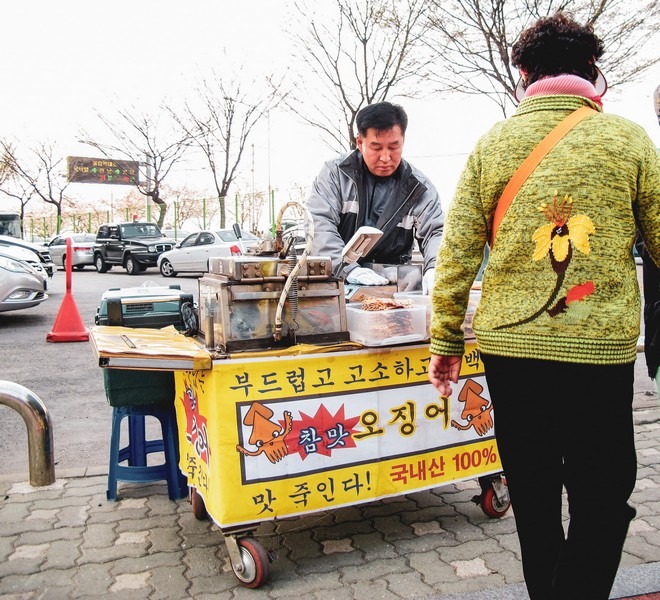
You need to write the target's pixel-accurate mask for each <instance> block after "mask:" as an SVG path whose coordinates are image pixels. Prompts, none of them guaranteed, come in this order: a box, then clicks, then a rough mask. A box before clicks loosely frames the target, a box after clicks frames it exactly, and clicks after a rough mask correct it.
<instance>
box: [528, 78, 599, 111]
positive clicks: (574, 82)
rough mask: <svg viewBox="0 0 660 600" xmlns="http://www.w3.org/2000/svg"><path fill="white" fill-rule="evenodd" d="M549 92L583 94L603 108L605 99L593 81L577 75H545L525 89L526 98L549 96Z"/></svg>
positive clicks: (571, 94)
mask: <svg viewBox="0 0 660 600" xmlns="http://www.w3.org/2000/svg"><path fill="white" fill-rule="evenodd" d="M549 94H568V95H570V96H583V97H584V98H589V100H593V101H594V102H595V103H596V104H598V106H600V107H601V108H603V101H602V99H601V97H600V96H599V95H598V92H597V91H596V88H595V87H594V85H593V84H592V83H590V82H589V81H587V80H586V79H582V77H578V76H577V75H555V76H553V77H544V78H543V79H539V80H538V81H535V82H534V83H531V84H530V85H529V86H528V87H527V89H526V90H525V98H529V97H530V96H547V95H549Z"/></svg>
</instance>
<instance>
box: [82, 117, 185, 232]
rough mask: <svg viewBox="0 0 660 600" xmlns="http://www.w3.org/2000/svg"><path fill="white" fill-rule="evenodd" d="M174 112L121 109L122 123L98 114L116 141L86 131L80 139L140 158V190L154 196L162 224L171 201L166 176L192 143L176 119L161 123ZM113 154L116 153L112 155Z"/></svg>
mask: <svg viewBox="0 0 660 600" xmlns="http://www.w3.org/2000/svg"><path fill="white" fill-rule="evenodd" d="M163 114H166V115H170V114H171V113H170V112H169V111H166V110H162V111H160V112H159V113H158V115H157V116H156V117H153V116H151V115H148V114H139V113H138V112H137V111H135V110H134V109H133V110H120V111H119V117H120V120H119V122H120V124H119V125H118V124H117V121H116V120H115V119H109V118H106V117H104V116H103V115H100V114H99V115H98V117H99V119H101V121H102V122H103V123H104V124H105V126H106V127H107V128H108V130H109V131H110V133H111V134H112V136H113V137H114V139H115V142H114V143H108V144H105V143H101V142H98V141H96V140H95V139H93V137H92V136H90V135H89V134H88V133H86V132H82V133H81V134H80V136H79V138H78V141H79V142H81V143H83V144H87V145H88V146H92V147H93V148H96V149H97V150H99V151H100V152H101V153H102V154H103V156H105V157H110V158H114V159H119V158H123V159H128V160H133V161H136V162H139V163H140V164H141V165H142V166H143V167H144V169H145V173H146V177H145V178H144V180H142V177H140V181H138V183H137V186H136V187H137V189H138V191H139V192H140V193H141V194H142V195H143V196H146V197H147V198H150V199H151V200H152V201H153V203H154V204H156V205H157V206H158V208H159V215H158V226H159V227H162V226H163V223H164V222H165V215H166V213H167V203H166V202H165V200H164V199H163V198H162V196H161V192H162V189H161V188H162V185H163V182H164V181H165V179H166V177H167V176H168V174H169V173H170V171H171V170H172V167H173V166H174V165H175V164H177V163H178V162H179V161H180V160H181V159H182V158H183V156H184V154H185V153H186V151H187V150H188V148H189V146H190V136H189V135H188V133H187V132H185V131H182V130H181V129H180V127H178V124H177V122H176V121H172V122H170V123H167V124H165V125H164V126H163V125H162V124H161V123H160V116H162V115H163ZM111 155H112V156H111Z"/></svg>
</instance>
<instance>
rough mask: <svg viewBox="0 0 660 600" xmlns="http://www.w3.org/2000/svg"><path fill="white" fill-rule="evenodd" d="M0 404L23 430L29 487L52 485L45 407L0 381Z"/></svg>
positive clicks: (50, 434) (50, 438)
mask: <svg viewBox="0 0 660 600" xmlns="http://www.w3.org/2000/svg"><path fill="white" fill-rule="evenodd" d="M0 404H4V405H6V406H9V407H10V408H13V409H14V410H15V411H16V412H17V413H18V414H19V415H21V417H22V418H23V421H25V425H26V426H27V433H28V456H29V462H30V485H33V486H44V485H50V484H52V483H55V461H54V457H53V429H52V426H51V421H50V414H49V413H48V409H47V408H46V405H45V404H44V403H43V402H42V401H41V399H40V398H39V397H38V396H37V395H36V394H34V393H32V392H31V391H30V390H29V389H27V388H26V387H24V386H22V385H20V384H18V383H13V382H11V381H3V380H0Z"/></svg>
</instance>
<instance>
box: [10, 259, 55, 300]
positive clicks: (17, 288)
mask: <svg viewBox="0 0 660 600" xmlns="http://www.w3.org/2000/svg"><path fill="white" fill-rule="evenodd" d="M47 298H48V294H47V293H46V291H45V288H44V283H43V279H42V278H41V277H40V276H39V275H38V274H37V273H36V272H35V271H34V270H33V269H32V268H31V267H29V266H28V265H26V264H24V263H22V262H19V261H17V260H15V259H14V258H12V257H11V256H8V255H5V254H0V312H6V311H9V310H20V309H23V308H32V307H33V306H37V305H39V304H41V303H42V302H43V301H44V300H46V299H47Z"/></svg>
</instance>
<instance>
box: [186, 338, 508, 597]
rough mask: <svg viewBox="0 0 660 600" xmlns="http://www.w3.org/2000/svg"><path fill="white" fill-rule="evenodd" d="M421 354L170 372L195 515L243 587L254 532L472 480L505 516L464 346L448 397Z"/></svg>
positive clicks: (484, 409) (262, 359) (243, 360)
mask: <svg viewBox="0 0 660 600" xmlns="http://www.w3.org/2000/svg"><path fill="white" fill-rule="evenodd" d="M429 358H430V357H429V351H428V345H427V344H416V345H408V346H394V347H380V348H358V349H356V348H355V346H354V345H353V346H351V345H342V344H337V345H334V346H328V347H318V346H315V347H307V346H295V347H292V348H290V349H287V350H277V351H271V352H268V351H264V352H253V353H240V354H235V355H229V356H228V357H227V358H224V359H220V360H214V361H213V366H212V368H211V369H210V370H191V371H176V372H175V380H176V398H175V406H176V412H177V422H178V429H179V446H180V456H181V458H180V463H179V466H180V468H181V470H182V471H183V473H185V475H186V476H187V477H188V483H189V485H190V487H191V490H192V491H191V501H192V507H193V513H194V515H195V516H196V517H197V518H200V519H201V518H205V517H206V516H207V515H208V516H210V517H211V519H212V520H213V521H214V522H215V523H216V524H217V525H218V527H219V528H220V530H221V531H222V533H223V534H224V535H225V540H226V542H227V549H228V552H229V556H230V560H231V565H232V569H233V571H234V574H235V575H236V577H237V578H238V579H239V580H240V581H241V582H242V584H243V585H245V586H246V587H251V588H256V587H259V586H260V585H261V584H263V583H264V582H265V581H266V580H267V578H268V564H269V556H268V554H267V552H266V551H265V550H264V548H263V547H262V546H261V544H260V543H259V541H258V540H256V539H255V538H254V537H253V536H252V535H251V534H252V532H253V531H254V530H255V529H256V527H257V526H258V525H259V523H260V522H263V521H267V520H272V519H277V518H285V517H291V516H295V515H303V514H308V513H313V512H317V511H327V510H331V509H335V508H340V507H343V506H350V505H354V504H361V503H365V502H370V501H373V500H377V499H382V498H387V497H394V496H398V495H402V494H408V493H411V492H415V491H421V490H424V489H429V488H435V487H439V486H442V485H445V484H449V483H454V482H458V481H462V480H465V479H472V478H475V477H477V478H479V482H480V484H481V487H482V493H481V495H480V496H477V497H475V501H476V502H478V503H479V504H480V505H481V507H482V509H483V510H484V512H485V513H486V514H487V515H489V516H492V517H499V516H502V515H503V514H504V513H505V512H506V510H507V509H508V507H509V498H508V493H507V490H506V484H505V481H504V479H503V477H502V473H501V464H500V461H499V456H498V454H497V446H496V442H495V434H494V417H493V412H492V405H491V402H490V396H489V394H488V389H487V386H486V382H485V377H484V375H483V366H482V364H481V361H480V359H479V353H478V351H477V349H476V346H475V345H474V344H468V346H467V348H466V352H465V355H464V357H463V364H462V368H461V376H460V380H459V384H458V386H456V388H457V389H456V390H455V392H454V394H452V396H451V398H446V397H442V396H439V395H438V393H437V391H436V390H435V388H433V386H432V385H431V384H430V383H429V382H428V372H427V365H428V361H429Z"/></svg>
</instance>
